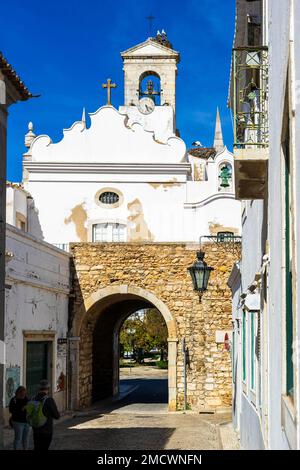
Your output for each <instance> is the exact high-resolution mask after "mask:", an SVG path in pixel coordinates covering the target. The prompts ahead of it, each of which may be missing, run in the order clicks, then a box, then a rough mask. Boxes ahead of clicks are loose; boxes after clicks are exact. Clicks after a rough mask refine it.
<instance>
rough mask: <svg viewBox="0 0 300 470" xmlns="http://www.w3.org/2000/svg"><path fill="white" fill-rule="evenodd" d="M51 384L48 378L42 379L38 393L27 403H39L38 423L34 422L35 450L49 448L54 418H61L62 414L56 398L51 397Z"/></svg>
mask: <svg viewBox="0 0 300 470" xmlns="http://www.w3.org/2000/svg"><path fill="white" fill-rule="evenodd" d="M49 390H50V385H49V383H48V381H47V380H41V382H40V387H39V391H38V393H37V395H36V396H35V397H34V398H33V400H32V401H31V402H29V404H28V405H27V409H28V407H30V404H31V403H38V406H39V409H40V411H38V412H37V414H38V415H39V416H38V421H39V422H38V423H36V425H34V424H35V423H34V422H33V423H32V424H31V425H32V429H33V444H34V450H48V449H49V447H50V444H51V441H52V437H53V419H59V418H60V414H59V411H58V409H57V406H56V403H55V400H54V399H53V398H52V397H49Z"/></svg>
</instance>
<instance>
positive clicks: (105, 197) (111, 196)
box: [99, 191, 120, 204]
mask: <svg viewBox="0 0 300 470" xmlns="http://www.w3.org/2000/svg"><path fill="white" fill-rule="evenodd" d="M119 199H120V197H119V195H118V194H117V193H114V192H112V191H105V192H103V193H101V194H100V196H99V201H100V202H102V204H116V203H117V202H119Z"/></svg>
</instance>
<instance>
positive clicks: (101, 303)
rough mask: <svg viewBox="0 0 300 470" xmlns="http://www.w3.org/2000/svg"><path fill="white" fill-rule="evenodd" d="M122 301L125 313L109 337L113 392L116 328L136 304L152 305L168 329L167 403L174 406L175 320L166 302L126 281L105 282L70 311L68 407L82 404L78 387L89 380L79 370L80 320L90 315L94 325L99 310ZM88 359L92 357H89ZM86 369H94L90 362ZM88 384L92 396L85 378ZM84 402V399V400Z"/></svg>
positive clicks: (134, 308)
mask: <svg viewBox="0 0 300 470" xmlns="http://www.w3.org/2000/svg"><path fill="white" fill-rule="evenodd" d="M122 303H123V305H125V303H126V309H125V314H124V315H123V317H122V316H119V317H118V318H117V320H116V321H115V323H114V325H113V330H112V331H111V333H110V334H111V335H112V336H111V341H112V344H113V345H114V351H115V353H114V354H115V356H114V366H113V367H112V375H113V377H112V383H113V394H117V392H118V386H117V384H118V367H117V366H116V360H118V354H117V349H118V348H116V341H117V340H118V331H119V330H118V329H119V327H120V324H121V320H122V318H125V317H126V316H128V315H129V314H131V313H133V312H134V311H136V310H137V306H140V307H141V308H143V307H144V306H154V307H155V308H157V310H159V312H160V313H161V315H162V316H163V318H164V320H165V323H166V326H167V329H168V359H169V366H168V406H169V410H173V411H174V410H176V397H177V380H176V363H177V343H178V339H177V327H176V321H175V319H174V318H173V315H172V314H171V312H170V310H169V308H168V307H167V305H166V304H165V303H164V302H162V301H161V300H160V299H159V298H157V297H156V295H155V294H153V293H152V292H150V291H148V290H145V289H142V288H140V287H136V286H130V285H129V286H128V285H117V286H109V287H105V288H102V289H99V290H97V291H96V292H94V293H93V294H91V295H90V296H89V297H88V298H86V299H85V300H84V302H83V304H82V305H81V306H80V307H79V308H78V310H77V311H75V312H74V318H73V325H72V328H71V331H70V339H69V346H70V349H69V351H70V377H69V380H70V385H71V387H70V390H71V397H70V404H71V407H72V408H78V407H80V406H82V404H83V403H82V400H81V397H80V387H82V386H85V385H84V384H85V383H86V382H89V380H88V379H87V378H85V377H82V376H81V375H82V373H81V372H80V368H81V364H80V361H81V359H80V357H81V356H80V338H81V335H82V331H83V328H84V322H85V321H86V319H87V318H89V317H90V318H91V319H92V318H94V321H95V323H94V326H93V328H94V327H95V324H96V321H98V319H99V318H100V317H101V314H102V313H103V312H107V311H108V310H109V309H110V308H113V306H114V305H115V306H117V305H121V304H122ZM91 360H92V359H91ZM90 373H92V374H93V373H94V370H93V366H92V372H91V367H90ZM88 386H89V387H90V388H89V390H90V396H91V399H92V394H93V389H92V385H91V383H90V382H89V385H87V387H88ZM85 404H87V403H85Z"/></svg>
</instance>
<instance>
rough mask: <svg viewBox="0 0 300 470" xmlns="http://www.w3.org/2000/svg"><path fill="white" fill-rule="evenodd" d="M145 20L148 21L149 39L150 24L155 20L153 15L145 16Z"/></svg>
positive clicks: (150, 32)
mask: <svg viewBox="0 0 300 470" xmlns="http://www.w3.org/2000/svg"><path fill="white" fill-rule="evenodd" d="M146 20H148V21H149V37H151V34H152V23H153V20H155V16H153V15H149V16H146Z"/></svg>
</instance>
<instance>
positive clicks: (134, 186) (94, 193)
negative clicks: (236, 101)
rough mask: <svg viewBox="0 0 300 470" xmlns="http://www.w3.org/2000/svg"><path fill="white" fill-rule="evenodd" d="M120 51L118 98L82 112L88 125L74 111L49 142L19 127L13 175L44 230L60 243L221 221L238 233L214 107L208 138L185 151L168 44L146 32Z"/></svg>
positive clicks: (172, 232) (184, 232) (209, 227)
mask: <svg viewBox="0 0 300 470" xmlns="http://www.w3.org/2000/svg"><path fill="white" fill-rule="evenodd" d="M121 55H122V58H123V61H124V74H125V105H124V106H120V108H119V110H117V109H115V108H114V107H113V106H112V105H111V104H110V100H108V104H107V105H105V106H102V107H101V108H100V109H98V110H97V111H96V112H94V113H89V116H90V121H91V123H90V126H87V124H86V118H85V114H83V117H82V120H80V121H78V122H75V123H74V124H73V125H72V127H71V128H70V129H67V130H64V136H63V139H62V140H61V141H60V142H57V143H53V142H52V141H51V139H50V137H48V136H46V135H39V136H37V137H36V136H35V135H34V134H33V132H32V126H31V130H30V132H31V134H30V132H29V133H28V134H27V141H26V145H27V146H28V151H27V152H26V153H25V154H24V157H23V183H24V187H25V189H26V190H28V191H29V192H30V194H31V195H32V196H33V198H34V201H35V204H36V206H37V209H38V211H39V215H40V223H41V228H42V231H43V234H44V237H45V239H46V240H47V241H48V242H50V243H53V244H55V245H57V246H60V247H65V246H66V245H67V244H68V243H69V242H76V241H82V242H83V241H89V242H92V241H97V242H104V241H124V242H126V241H140V242H144V241H145V242H147V241H155V242H165V241H169V242H178V241H180V242H182V241H184V242H187V243H188V242H195V241H199V237H200V236H201V235H216V234H217V232H222V231H230V232H232V233H234V234H235V235H239V233H240V203H239V202H238V201H236V200H235V197H234V169H233V156H232V154H231V153H230V152H229V151H228V150H227V149H226V147H225V146H224V145H223V141H222V136H221V127H220V126H221V125H220V122H219V116H218V119H217V128H216V139H215V143H216V148H211V149H204V148H202V147H199V146H198V147H195V148H193V149H192V150H190V151H189V150H187V148H186V144H185V143H184V141H183V140H182V139H181V138H180V137H178V132H177V131H176V74H177V64H178V62H179V54H178V52H176V51H174V50H173V49H172V48H171V47H170V44H168V45H167V46H166V45H164V44H161V43H159V42H158V41H157V40H156V39H148V40H147V41H145V42H144V43H142V44H139V45H138V46H135V47H133V48H131V49H129V50H127V51H125V52H123V53H122V54H121ZM151 77H152V78H153V81H151V80H150V78H151ZM149 80H150V84H149ZM111 92H112V93H113V90H112V91H111ZM220 139H221V145H220ZM226 165H227V167H228V168H227V169H228V178H227V180H226V181H227V184H226V182H225V185H224V186H223V185H222V181H223V180H222V179H221V171H222V169H223V168H224V166H226ZM223 183H224V181H223ZM54 208H55V209H54Z"/></svg>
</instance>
